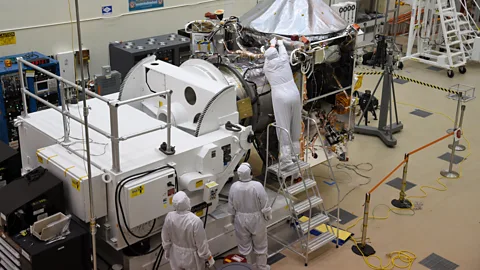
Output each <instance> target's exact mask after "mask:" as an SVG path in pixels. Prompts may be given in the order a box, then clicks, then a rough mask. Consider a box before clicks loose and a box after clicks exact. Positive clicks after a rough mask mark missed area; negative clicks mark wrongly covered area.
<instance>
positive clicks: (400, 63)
mask: <svg viewBox="0 0 480 270" xmlns="http://www.w3.org/2000/svg"><path fill="white" fill-rule="evenodd" d="M398 69H400V70H402V69H403V63H402V62H398Z"/></svg>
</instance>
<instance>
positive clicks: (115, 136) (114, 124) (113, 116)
mask: <svg viewBox="0 0 480 270" xmlns="http://www.w3.org/2000/svg"><path fill="white" fill-rule="evenodd" d="M17 63H18V75H19V78H20V87H21V93H22V103H23V117H25V118H27V117H28V107H27V96H29V97H30V98H33V99H35V100H37V101H38V102H40V103H43V104H44V105H46V106H48V107H49V108H51V109H54V110H55V111H57V112H59V113H61V114H62V116H63V130H64V137H63V140H64V142H65V143H68V142H69V119H72V120H74V121H76V122H78V123H79V124H81V125H83V126H85V122H84V121H83V120H82V119H81V118H79V117H77V116H76V115H73V114H71V113H70V112H69V111H68V110H67V109H66V105H65V93H63V91H60V101H61V104H62V109H60V108H58V107H57V105H55V104H52V103H50V102H48V101H47V100H45V99H43V98H41V97H40V96H38V95H36V94H34V93H31V92H30V91H28V90H27V88H26V87H25V81H24V75H23V66H24V65H25V66H28V67H30V68H32V69H34V70H36V71H38V72H40V73H43V74H45V75H47V76H49V77H51V78H54V79H56V80H57V81H58V82H61V83H64V84H65V85H68V86H70V87H72V88H74V89H76V90H78V91H80V92H81V91H82V87H81V86H79V85H77V84H75V83H74V82H71V81H69V80H66V79H64V78H62V77H60V76H58V75H56V74H54V73H51V72H49V71H47V70H45V69H43V68H41V67H39V66H37V65H34V64H32V63H30V62H28V61H26V60H24V59H23V58H22V57H18V58H17ZM172 93H173V91H172V90H165V91H161V92H156V93H155V92H154V93H152V94H149V95H145V96H141V97H136V98H132V99H129V100H122V101H119V100H109V99H107V98H105V97H103V96H101V95H99V94H97V93H95V92H93V91H90V90H87V89H85V94H86V95H88V96H89V97H92V98H97V99H98V100H101V101H103V102H105V103H106V104H107V105H108V106H109V109H110V132H111V133H108V132H106V131H104V130H102V129H100V128H99V127H96V126H94V125H92V124H90V123H89V124H88V128H91V129H92V130H94V131H96V132H98V133H99V134H101V135H103V136H105V137H106V138H108V139H110V141H111V144H112V168H111V170H112V171H113V172H114V173H119V172H121V167H120V141H126V140H129V139H132V138H135V137H138V136H142V135H145V134H148V133H152V132H155V131H158V130H162V129H167V149H166V150H167V152H172V145H171V137H172V136H171V132H172V131H171V129H172V124H171V123H172V112H171V101H172ZM157 96H162V97H165V98H166V99H167V123H166V124H165V125H161V126H158V127H154V128H150V129H146V130H144V131H140V132H136V133H132V134H129V135H127V136H122V137H120V135H119V124H118V109H119V107H121V106H123V105H127V104H130V103H133V102H137V101H142V100H146V99H149V98H153V97H157ZM76 154H78V153H76ZM77 156H79V157H81V158H82V159H85V157H84V156H83V155H77Z"/></svg>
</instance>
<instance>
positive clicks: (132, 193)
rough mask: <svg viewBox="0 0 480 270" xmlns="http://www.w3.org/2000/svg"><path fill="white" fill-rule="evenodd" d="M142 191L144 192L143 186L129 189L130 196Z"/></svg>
mask: <svg viewBox="0 0 480 270" xmlns="http://www.w3.org/2000/svg"><path fill="white" fill-rule="evenodd" d="M143 193H145V186H139V187H136V188H134V189H132V190H130V198H135V197H137V196H140V195H142V194H143Z"/></svg>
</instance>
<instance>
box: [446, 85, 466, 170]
mask: <svg viewBox="0 0 480 270" xmlns="http://www.w3.org/2000/svg"><path fill="white" fill-rule="evenodd" d="M462 98H463V97H462V92H458V102H457V113H456V114H455V124H454V130H456V129H457V128H458V118H459V117H460V109H461V103H462ZM453 137H454V138H453V145H456V143H457V142H456V141H455V134H453ZM454 159H455V147H452V154H451V156H450V165H449V166H448V171H449V172H452V170H453V160H454Z"/></svg>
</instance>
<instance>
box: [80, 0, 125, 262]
mask: <svg viewBox="0 0 480 270" xmlns="http://www.w3.org/2000/svg"><path fill="white" fill-rule="evenodd" d="M75 16H76V18H77V35H78V52H79V54H82V53H83V49H82V31H81V28H80V10H79V6H78V0H75ZM83 73H84V70H83V61H80V76H81V78H80V79H81V81H82V93H83V117H84V122H85V146H86V154H87V171H88V172H87V175H88V194H89V197H90V233H91V236H92V261H93V270H97V269H98V268H97V242H96V238H95V234H96V233H97V222H96V217H95V204H94V202H93V198H94V196H93V183H92V162H91V156H90V137H89V130H88V107H87V92H86V91H85V77H84V74H83ZM94 96H98V97H97V98H98V99H102V100H104V101H105V99H103V97H102V98H100V96H99V95H97V94H95V95H94ZM115 138H117V137H115Z"/></svg>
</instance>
